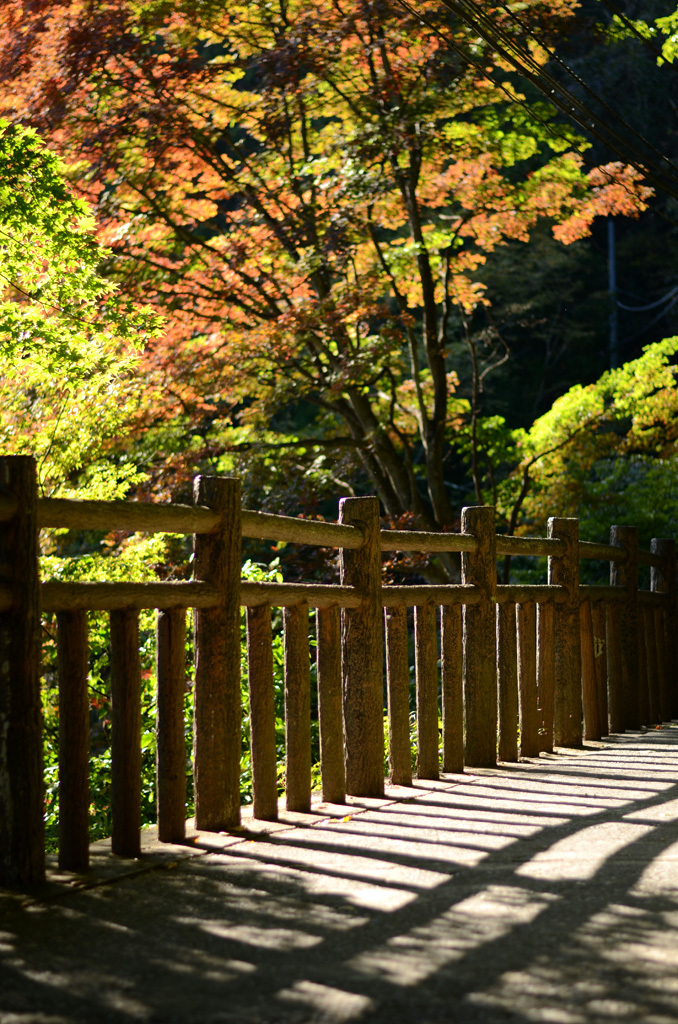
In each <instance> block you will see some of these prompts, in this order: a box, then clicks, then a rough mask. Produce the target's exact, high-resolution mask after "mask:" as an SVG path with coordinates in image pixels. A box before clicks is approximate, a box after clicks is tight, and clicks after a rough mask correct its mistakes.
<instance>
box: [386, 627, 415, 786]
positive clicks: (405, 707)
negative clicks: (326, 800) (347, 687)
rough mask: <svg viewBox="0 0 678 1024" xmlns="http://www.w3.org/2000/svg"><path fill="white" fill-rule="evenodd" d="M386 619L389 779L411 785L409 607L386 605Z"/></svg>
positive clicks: (401, 784) (395, 783)
mask: <svg viewBox="0 0 678 1024" xmlns="http://www.w3.org/2000/svg"><path fill="white" fill-rule="evenodd" d="M384 620H385V626H386V688H387V691H388V764H389V781H390V782H391V783H392V784H393V785H394V786H411V785H412V757H411V753H410V668H409V663H408V657H407V609H406V608H385V609H384Z"/></svg>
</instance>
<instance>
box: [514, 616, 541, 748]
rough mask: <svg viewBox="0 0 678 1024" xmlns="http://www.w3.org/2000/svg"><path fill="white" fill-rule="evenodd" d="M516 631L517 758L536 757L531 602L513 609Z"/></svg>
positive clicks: (534, 621)
mask: <svg viewBox="0 0 678 1024" xmlns="http://www.w3.org/2000/svg"><path fill="white" fill-rule="evenodd" d="M516 629H517V636H518V698H519V710H520V756H521V757H538V755H539V713H538V707H537V606H536V605H535V603H534V601H529V602H526V603H523V604H519V605H518V606H517V614H516Z"/></svg>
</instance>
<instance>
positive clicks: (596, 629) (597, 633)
mask: <svg viewBox="0 0 678 1024" xmlns="http://www.w3.org/2000/svg"><path fill="white" fill-rule="evenodd" d="M591 617H592V622H593V656H594V660H595V669H596V699H597V701H598V724H599V726H600V735H601V736H608V735H609V731H610V730H609V725H608V706H607V639H606V624H605V623H606V617H607V613H606V609H605V602H604V601H596V602H594V604H592V605H591Z"/></svg>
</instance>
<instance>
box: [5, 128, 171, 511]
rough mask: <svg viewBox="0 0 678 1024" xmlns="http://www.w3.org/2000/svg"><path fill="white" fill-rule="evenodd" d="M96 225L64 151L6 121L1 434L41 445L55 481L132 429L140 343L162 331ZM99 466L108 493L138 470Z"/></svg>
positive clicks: (8, 441) (17, 445) (18, 447)
mask: <svg viewBox="0 0 678 1024" xmlns="http://www.w3.org/2000/svg"><path fill="white" fill-rule="evenodd" d="M93 229H94V222H93V219H92V217H91V214H90V213H89V210H88V207H87V205H86V203H85V202H84V201H83V200H82V199H78V198H76V197H74V196H73V194H72V191H71V189H70V187H69V185H68V183H67V180H66V172H65V168H64V166H63V164H62V163H61V161H60V160H59V158H58V157H57V156H56V155H55V154H54V153H52V152H50V151H49V150H48V149H47V148H46V147H45V146H44V144H43V143H42V142H41V140H40V139H39V138H38V136H37V135H36V133H35V132H34V131H32V130H31V129H25V128H22V127H20V126H17V125H11V124H9V123H8V122H7V121H6V120H0V445H1V446H2V448H3V450H4V451H6V452H9V453H14V454H18V453H23V452H32V453H33V454H35V455H36V457H37V458H38V461H39V464H40V470H41V484H42V486H43V487H44V488H46V489H47V490H50V491H52V490H53V489H54V488H55V487H57V486H59V485H63V484H64V482H65V481H66V480H68V478H69V477H71V476H72V474H74V473H76V472H77V471H79V470H82V469H83V468H84V467H86V466H88V465H90V464H91V463H92V462H93V461H95V460H96V459H97V458H98V457H99V456H100V455H101V453H102V451H103V449H104V446H105V443H106V440H107V439H108V438H111V437H114V436H115V435H117V434H118V433H119V432H120V431H122V430H123V429H124V427H125V425H126V423H127V422H128V419H129V416H130V414H131V413H132V411H133V410H134V409H135V408H136V407H137V406H138V403H139V400H140V394H141V392H140V388H141V385H140V382H139V381H134V379H133V375H134V368H135V365H136V362H137V360H138V354H139V352H140V351H141V348H142V346H143V343H144V342H145V340H146V339H147V338H149V337H151V336H156V335H157V334H158V333H159V326H160V321H159V319H158V317H157V315H156V314H153V313H152V312H151V311H149V310H141V309H139V308H137V307H135V305H134V304H133V302H132V301H131V300H130V299H123V298H121V297H120V295H119V292H118V291H117V289H116V287H115V286H114V285H113V284H112V283H109V282H106V281H105V280H104V279H103V278H102V276H101V274H100V266H101V263H102V260H103V259H105V258H106V257H107V253H106V251H105V250H102V249H101V247H100V245H99V244H98V242H97V241H96V240H95V238H94V234H93ZM95 475H96V476H97V482H96V483H95V481H94V479H93V478H92V480H91V485H92V487H93V488H94V490H95V491H101V492H102V493H107V494H111V493H114V494H115V493H117V492H118V490H119V486H122V487H123V489H124V487H125V486H126V484H125V480H126V479H127V480H131V479H133V478H134V477H135V473H134V471H133V470H131V469H130V468H129V467H127V468H123V469H121V470H120V471H116V470H114V469H112V468H111V467H102V468H101V470H100V472H99V473H98V474H95Z"/></svg>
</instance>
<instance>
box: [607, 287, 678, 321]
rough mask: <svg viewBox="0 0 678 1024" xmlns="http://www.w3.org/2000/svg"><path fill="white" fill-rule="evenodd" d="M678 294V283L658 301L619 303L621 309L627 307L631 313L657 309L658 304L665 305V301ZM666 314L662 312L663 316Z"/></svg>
mask: <svg viewBox="0 0 678 1024" xmlns="http://www.w3.org/2000/svg"><path fill="white" fill-rule="evenodd" d="M676 294H678V285H675V286H674V287H673V288H672V289H671V290H670V291H668V292H667V293H666V295H663V296H662V298H661V299H657V301H656V302H650V303H649V304H648V305H647V306H626V305H624V303H623V302H618V303H617V305H618V306H619V308H620V309H625V310H627V311H628V312H629V313H644V312H645V311H646V310H648V309H657V307H658V306H663V305H664V303H665V302H668V301H669V299H672V298H673V296H674V295H676ZM663 315H664V314H663V313H662V316H663Z"/></svg>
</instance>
